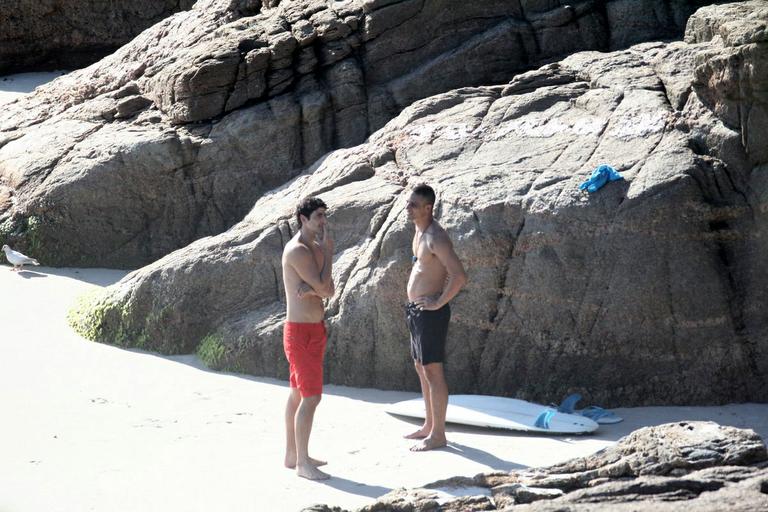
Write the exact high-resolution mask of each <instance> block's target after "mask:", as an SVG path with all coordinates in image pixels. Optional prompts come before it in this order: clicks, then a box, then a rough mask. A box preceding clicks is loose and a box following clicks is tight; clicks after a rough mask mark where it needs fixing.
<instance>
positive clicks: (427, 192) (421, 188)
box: [411, 183, 435, 205]
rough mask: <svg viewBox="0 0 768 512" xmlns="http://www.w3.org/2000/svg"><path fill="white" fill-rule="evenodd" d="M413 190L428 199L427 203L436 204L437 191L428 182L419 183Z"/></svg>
mask: <svg viewBox="0 0 768 512" xmlns="http://www.w3.org/2000/svg"><path fill="white" fill-rule="evenodd" d="M411 192H413V193H414V194H416V195H418V196H421V197H423V198H424V199H426V200H427V204H431V205H434V204H435V191H434V190H433V189H432V187H430V186H429V185H427V184H426V183H418V184H416V185H414V186H413V188H412V189H411Z"/></svg>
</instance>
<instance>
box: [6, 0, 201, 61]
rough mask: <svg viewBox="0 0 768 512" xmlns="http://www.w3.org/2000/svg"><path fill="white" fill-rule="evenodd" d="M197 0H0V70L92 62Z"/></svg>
mask: <svg viewBox="0 0 768 512" xmlns="http://www.w3.org/2000/svg"><path fill="white" fill-rule="evenodd" d="M194 2H195V0H141V1H136V0H130V1H126V0H123V1H117V2H104V0H25V1H15V2H0V73H8V72H12V71H27V70H30V69H41V68H48V69H72V68H79V67H83V66H86V65H88V64H92V63H93V62H96V61H97V60H99V59H100V58H102V57H104V56H105V55H108V54H110V53H112V52H113V51H115V50H116V49H117V48H119V47H120V46H122V45H124V44H125V43H127V42H128V41H130V40H131V39H133V38H134V37H136V36H137V35H138V34H139V33H140V32H141V31H142V30H144V29H146V28H148V27H150V26H152V25H154V24H155V23H156V22H158V21H160V20H162V19H163V18H166V17H167V16H169V15H171V14H173V13H175V12H178V11H180V10H184V9H189V8H190V7H191V6H192V4H193V3H194Z"/></svg>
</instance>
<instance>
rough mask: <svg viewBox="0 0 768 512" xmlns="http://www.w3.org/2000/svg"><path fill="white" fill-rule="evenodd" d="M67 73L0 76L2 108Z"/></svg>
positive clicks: (48, 72) (49, 72) (51, 72)
mask: <svg viewBox="0 0 768 512" xmlns="http://www.w3.org/2000/svg"><path fill="white" fill-rule="evenodd" d="M67 73H68V72H67V71H46V72H34V73H17V74H15V75H5V76H0V106H2V105H4V104H5V103H8V102H9V101H13V100H15V99H16V98H19V97H21V96H24V95H25V94H28V93H30V92H32V91H34V90H35V87H37V86H39V85H43V84H45V83H48V82H50V81H51V80H53V79H55V78H58V77H60V76H61V75H65V74H67Z"/></svg>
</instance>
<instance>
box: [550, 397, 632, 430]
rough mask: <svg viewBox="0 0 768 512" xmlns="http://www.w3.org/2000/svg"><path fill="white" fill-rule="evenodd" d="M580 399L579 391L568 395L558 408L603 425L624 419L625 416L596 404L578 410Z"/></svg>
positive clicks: (563, 411) (560, 410)
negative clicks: (577, 405)
mask: <svg viewBox="0 0 768 512" xmlns="http://www.w3.org/2000/svg"><path fill="white" fill-rule="evenodd" d="M579 400H581V395H580V394H578V393H574V394H572V395H568V396H567V397H565V398H563V401H562V402H560V405H559V406H558V407H557V410H558V411H559V412H562V413H565V414H579V415H581V416H584V417H585V418H589V419H591V420H592V421H594V422H596V423H598V424H601V425H611V424H614V423H619V422H620V421H624V418H621V417H620V416H617V415H616V414H615V413H613V412H611V411H609V410H607V409H603V408H602V407H598V406H596V405H590V406H589V407H587V408H585V409H581V410H576V404H577V403H578V402H579Z"/></svg>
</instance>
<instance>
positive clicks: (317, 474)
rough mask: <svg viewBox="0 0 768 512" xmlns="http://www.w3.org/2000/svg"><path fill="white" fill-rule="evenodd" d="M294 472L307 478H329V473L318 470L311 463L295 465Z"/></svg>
mask: <svg viewBox="0 0 768 512" xmlns="http://www.w3.org/2000/svg"><path fill="white" fill-rule="evenodd" d="M296 474H297V475H299V476H300V477H302V478H306V479H307V480H328V479H329V478H331V475H329V474H328V473H324V472H322V471H320V470H319V469H317V468H316V467H315V466H313V465H312V464H307V465H304V464H299V465H298V466H296Z"/></svg>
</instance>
